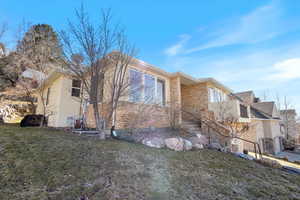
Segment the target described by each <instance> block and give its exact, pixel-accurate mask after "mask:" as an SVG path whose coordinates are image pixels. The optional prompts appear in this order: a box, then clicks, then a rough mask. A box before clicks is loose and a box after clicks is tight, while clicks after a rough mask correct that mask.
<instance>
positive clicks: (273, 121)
mask: <svg viewBox="0 0 300 200" xmlns="http://www.w3.org/2000/svg"><path fill="white" fill-rule="evenodd" d="M235 95H236V96H237V97H238V98H239V99H240V100H241V101H242V102H244V103H246V104H247V105H249V106H250V118H251V122H250V130H249V131H248V133H247V134H245V135H244V138H245V139H248V140H250V141H255V142H258V143H259V145H260V147H261V148H262V151H263V152H265V153H271V154H276V153H279V152H280V151H282V149H283V147H282V138H283V133H282V132H281V128H280V114H279V111H278V110H277V108H276V105H275V103H274V102H260V99H259V98H256V97H255V95H254V92H253V91H246V92H241V93H235ZM243 148H244V149H248V150H250V151H253V150H254V149H253V148H254V147H253V145H251V144H249V143H245V142H244V144H243Z"/></svg>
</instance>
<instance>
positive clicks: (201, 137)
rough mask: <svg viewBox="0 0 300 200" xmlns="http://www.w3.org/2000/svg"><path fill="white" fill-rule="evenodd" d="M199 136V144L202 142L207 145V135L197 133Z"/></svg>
mask: <svg viewBox="0 0 300 200" xmlns="http://www.w3.org/2000/svg"><path fill="white" fill-rule="evenodd" d="M197 138H199V142H198V143H199V144H202V145H203V146H207V145H208V139H207V137H206V136H204V135H201V134H197Z"/></svg>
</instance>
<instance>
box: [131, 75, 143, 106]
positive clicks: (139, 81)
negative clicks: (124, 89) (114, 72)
mask: <svg viewBox="0 0 300 200" xmlns="http://www.w3.org/2000/svg"><path fill="white" fill-rule="evenodd" d="M129 76H130V80H129V82H130V83H129V84H130V94H129V100H130V101H132V102H140V101H142V95H143V94H142V92H143V87H142V86H143V74H142V73H141V72H139V71H136V70H130V75H129Z"/></svg>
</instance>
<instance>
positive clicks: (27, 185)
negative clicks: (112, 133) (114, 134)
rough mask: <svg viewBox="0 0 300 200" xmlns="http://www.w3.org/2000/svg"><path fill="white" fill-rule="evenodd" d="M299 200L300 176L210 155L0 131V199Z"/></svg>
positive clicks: (68, 136)
mask: <svg viewBox="0 0 300 200" xmlns="http://www.w3.org/2000/svg"><path fill="white" fill-rule="evenodd" d="M84 196H85V197H88V199H89V200H96V199H97V200H98V199H99V200H102V199H104V200H106V199H109V200H113V199H120V200H125V199H129V200H135V199H137V200H142V199H147V200H151V199H153V200H160V199H170V200H177V199H178V200H185V199H189V200H196V199H197V200H198V199H205V200H210V199H215V200H216V199H218V200H222V199H228V200H232V199H239V200H242V199H263V200H266V199H283V200H284V199H294V200H296V199H300V176H298V175H293V174H288V173H286V172H283V171H280V170H278V169H272V168H268V167H264V166H262V165H259V164H257V163H255V162H252V161H247V160H243V159H240V158H236V157H234V156H231V155H229V154H224V153H221V152H216V151H212V150H202V151H190V152H173V151H170V150H164V149H152V148H147V147H145V146H142V145H137V144H130V143H126V142H120V141H115V140H106V141H100V140H97V139H96V138H94V137H87V136H79V135H73V134H70V133H65V132H61V131H55V130H49V129H39V128H19V127H16V126H12V125H5V126H0V199H1V200H6V199H7V200H14V199H26V200H27V199H28V200H34V199H36V200H44V199H45V200H46V199H47V200H52V199H55V200H60V199H61V200H68V199H70V200H71V199H72V200H77V199H80V197H84Z"/></svg>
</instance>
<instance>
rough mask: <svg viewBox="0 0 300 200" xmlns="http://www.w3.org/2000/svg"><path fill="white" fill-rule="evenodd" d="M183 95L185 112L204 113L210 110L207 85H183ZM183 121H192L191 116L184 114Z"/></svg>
mask: <svg viewBox="0 0 300 200" xmlns="http://www.w3.org/2000/svg"><path fill="white" fill-rule="evenodd" d="M181 95H182V96H181V99H182V109H183V110H184V111H187V112H192V113H193V112H200V111H201V113H203V112H206V111H207V110H208V87H207V84H205V83H200V84H195V85H181ZM183 120H190V116H189V115H187V114H183Z"/></svg>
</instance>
